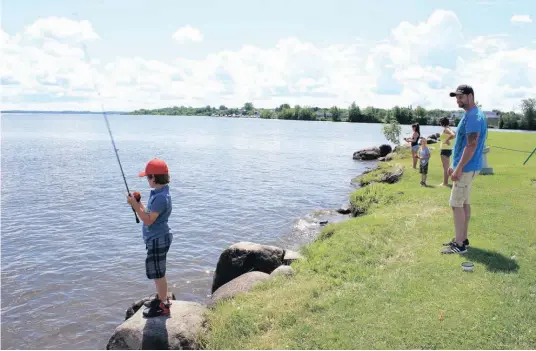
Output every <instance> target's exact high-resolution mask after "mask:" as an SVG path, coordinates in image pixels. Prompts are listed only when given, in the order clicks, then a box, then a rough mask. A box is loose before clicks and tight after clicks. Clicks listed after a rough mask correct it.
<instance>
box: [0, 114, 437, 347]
mask: <svg viewBox="0 0 536 351" xmlns="http://www.w3.org/2000/svg"><path fill="white" fill-rule="evenodd" d="M109 120H110V124H111V127H112V132H113V134H114V138H115V141H116V145H117V148H118V149H119V155H120V158H121V162H122V165H123V169H124V171H125V173H126V177H127V182H128V184H129V187H130V188H131V191H134V190H138V191H141V193H142V200H146V199H147V197H148V194H149V190H150V189H149V188H148V185H147V182H146V180H145V179H140V178H137V174H138V173H139V172H140V171H141V170H143V168H144V166H145V163H146V162H147V161H148V160H150V159H151V158H153V157H159V158H162V159H164V160H165V161H166V162H167V163H168V165H169V167H170V172H171V184H170V186H171V194H172V198H173V214H172V216H171V219H170V226H171V228H172V230H173V232H174V242H173V245H172V247H171V249H170V252H169V254H168V268H167V276H168V280H169V284H170V290H171V291H173V292H174V293H175V295H176V297H177V299H178V300H188V301H197V302H205V300H206V298H207V295H208V294H209V293H210V286H211V282H212V274H213V270H214V268H215V266H216V263H217V260H218V257H219V255H220V254H221V252H222V251H223V250H224V249H225V248H226V247H228V246H229V245H231V244H233V243H235V242H238V241H252V242H257V243H263V244H269V245H279V246H284V247H287V248H288V247H289V246H292V244H293V243H295V242H297V241H299V240H298V238H296V240H293V235H294V233H296V232H299V230H298V231H296V228H297V227H300V226H302V225H303V218H304V217H307V216H308V215H310V214H311V213H312V212H313V211H315V210H321V209H333V208H338V207H339V206H340V205H342V204H343V203H345V202H346V201H347V199H348V195H349V192H350V191H351V190H352V189H353V187H352V186H351V184H350V180H351V179H352V178H353V177H354V176H356V175H358V174H359V173H361V172H362V171H363V170H365V169H366V167H367V166H369V165H370V164H366V163H362V162H357V161H354V160H352V153H353V152H354V151H356V150H358V149H360V148H364V147H368V146H376V145H379V144H380V143H384V142H385V141H386V140H385V139H384V137H383V134H382V132H381V125H379V124H350V123H332V122H300V121H280V120H259V119H235V118H211V117H182V116H123V115H110V116H109ZM1 123H2V145H1V146H2V149H1V153H2V170H1V172H2V178H1V191H2V193H1V195H2V208H1V229H2V232H1V234H2V237H1V245H2V248H1V253H2V257H1V264H2V267H1V268H2V275H1V284H2V287H1V288H2V291H1V292H2V296H1V303H2V325H1V327H2V348H3V349H14V348H27V349H28V348H40V349H50V348H54V349H94V348H98V349H102V348H104V347H105V345H106V343H107V341H108V339H109V337H110V336H111V335H112V333H113V330H114V328H115V327H117V326H118V325H119V324H120V323H121V322H122V321H123V319H124V312H125V310H126V308H127V307H128V306H129V305H130V304H131V303H132V302H133V301H135V300H137V299H140V298H142V297H144V296H147V295H149V294H151V293H153V292H154V284H153V282H152V281H149V280H147V278H146V277H145V268H144V259H145V246H144V244H143V241H142V238H141V227H140V225H139V224H136V223H135V219H134V214H133V213H132V210H131V209H130V208H129V207H128V205H127V204H126V201H125V186H124V183H123V180H122V178H121V173H120V169H119V166H118V164H117V161H116V157H115V154H114V152H113V149H112V145H111V142H110V139H109V135H108V132H107V129H106V125H105V123H104V120H103V118H102V116H100V115H51V114H4V115H3V116H2V120H1ZM403 128H404V129H403V132H404V133H409V132H410V127H409V126H404V127H403ZM437 131H439V130H438V127H424V128H423V134H425V135H428V134H430V133H432V132H437ZM298 229H299V228H298Z"/></svg>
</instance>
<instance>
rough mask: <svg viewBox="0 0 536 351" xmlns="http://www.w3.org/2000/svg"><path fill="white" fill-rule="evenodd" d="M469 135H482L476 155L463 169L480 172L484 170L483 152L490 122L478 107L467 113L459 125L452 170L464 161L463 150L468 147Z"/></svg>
mask: <svg viewBox="0 0 536 351" xmlns="http://www.w3.org/2000/svg"><path fill="white" fill-rule="evenodd" d="M469 133H480V135H479V136H478V144H477V146H476V150H475V153H474V154H473V157H472V158H471V160H470V161H469V162H468V163H467V164H466V165H465V167H464V168H463V172H472V171H480V170H481V169H482V151H483V150H484V143H485V142H486V137H487V133H488V121H487V119H486V116H485V115H484V113H483V112H482V111H481V110H480V109H479V108H478V106H474V107H473V108H472V109H470V110H469V111H467V112H465V113H464V115H463V117H462V119H461V120H460V123H458V129H457V130H456V141H455V143H454V150H453V152H452V154H453V155H454V156H453V158H452V161H453V162H452V168H454V169H455V168H456V166H458V163H460V160H461V159H462V154H463V149H464V148H465V146H466V145H467V134H469Z"/></svg>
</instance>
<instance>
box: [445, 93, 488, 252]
mask: <svg viewBox="0 0 536 351" xmlns="http://www.w3.org/2000/svg"><path fill="white" fill-rule="evenodd" d="M450 96H451V97H456V102H457V103H458V107H460V108H463V109H464V110H465V113H464V115H463V117H462V119H461V121H460V123H458V129H457V131H456V141H455V142H454V151H453V155H454V156H453V163H452V167H450V168H449V170H448V173H449V175H450V176H451V178H452V181H453V185H452V192H451V194H450V206H451V207H452V210H453V213H454V228H455V230H456V237H455V238H454V239H452V240H451V241H450V242H448V243H446V244H443V245H445V246H448V248H446V249H444V250H442V251H441V253H444V254H453V253H459V254H464V253H466V252H467V247H468V246H469V239H467V229H468V227H469V219H470V218H471V205H470V201H469V196H470V194H471V186H472V183H473V179H474V178H475V176H476V175H478V173H479V172H480V170H481V169H482V150H483V149H484V142H485V141H486V137H487V132H488V123H487V120H486V116H485V115H484V113H483V112H482V111H481V110H480V108H478V106H476V104H475V93H474V91H473V88H472V87H471V86H469V85H465V84H464V85H460V86H458V88H456V91H455V92H452V93H450Z"/></svg>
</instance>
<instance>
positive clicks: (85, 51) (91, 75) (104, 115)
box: [74, 13, 140, 223]
mask: <svg viewBox="0 0 536 351" xmlns="http://www.w3.org/2000/svg"><path fill="white" fill-rule="evenodd" d="M74 15H75V16H77V14H76V13H74ZM77 17H78V16H77ZM81 45H82V50H83V51H84V59H85V61H86V63H87V64H88V68H89V70H90V77H91V82H92V83H93V89H95V92H96V93H97V95H98V96H99V103H100V106H101V112H102V116H103V117H104V121H105V122H106V127H107V128H108V134H110V139H111V140H112V146H113V148H114V152H115V157H116V158H117V163H118V164H119V169H120V170H121V175H122V177H123V181H124V182H125V188H126V189H127V193H128V195H129V196H131V194H130V189H129V188H128V184H127V179H126V177H125V172H124V171H123V166H122V165H121V160H120V159H119V152H118V151H117V148H116V146H115V141H114V137H113V135H112V129H111V128H110V122H109V121H108V115H107V113H106V111H105V110H104V103H103V102H102V96H101V93H100V91H99V89H98V87H97V84H96V83H95V80H94V79H93V72H92V71H91V61H90V60H89V53H88V51H87V47H86V45H85V44H84V42H83V41H82V42H81ZM132 212H134V217H136V223H140V219H139V218H138V215H137V214H136V210H134V207H132Z"/></svg>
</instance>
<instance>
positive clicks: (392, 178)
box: [380, 166, 404, 184]
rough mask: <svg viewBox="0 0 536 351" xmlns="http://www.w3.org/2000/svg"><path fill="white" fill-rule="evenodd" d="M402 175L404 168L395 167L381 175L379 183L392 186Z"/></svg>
mask: <svg viewBox="0 0 536 351" xmlns="http://www.w3.org/2000/svg"><path fill="white" fill-rule="evenodd" d="M403 174H404V168H402V167H401V166H395V167H393V168H392V169H391V170H390V171H388V172H385V173H383V174H382V176H381V178H380V182H381V183H388V184H393V183H396V182H398V181H399V180H400V178H402V175H403Z"/></svg>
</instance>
